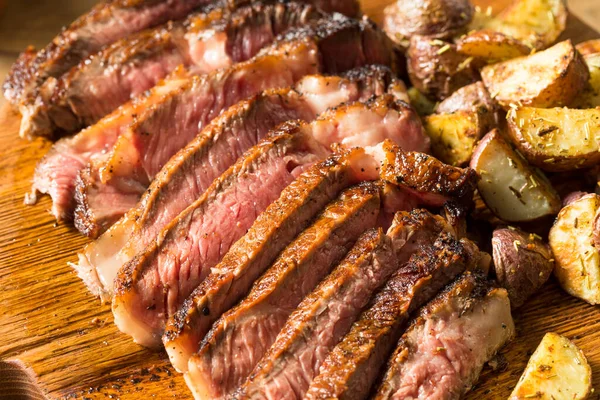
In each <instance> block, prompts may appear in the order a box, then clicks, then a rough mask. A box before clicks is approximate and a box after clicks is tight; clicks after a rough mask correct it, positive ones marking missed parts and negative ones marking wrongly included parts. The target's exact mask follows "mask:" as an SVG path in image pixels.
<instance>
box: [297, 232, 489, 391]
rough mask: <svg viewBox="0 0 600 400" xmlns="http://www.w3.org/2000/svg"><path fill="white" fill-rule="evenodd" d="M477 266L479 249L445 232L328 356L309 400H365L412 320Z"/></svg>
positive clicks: (380, 295) (413, 260)
mask: <svg viewBox="0 0 600 400" xmlns="http://www.w3.org/2000/svg"><path fill="white" fill-rule="evenodd" d="M477 262H478V251H477V249H476V247H475V245H474V244H472V243H470V242H467V241H464V240H463V241H460V242H459V241H457V240H456V238H454V237H453V235H452V234H451V233H449V232H445V231H444V232H442V233H440V235H439V236H438V238H437V240H436V241H435V243H433V244H428V245H424V246H422V247H421V248H420V249H419V251H417V252H416V253H415V254H413V255H412V256H411V258H410V261H409V262H408V263H407V264H406V265H404V266H401V267H400V269H399V270H398V271H397V272H396V273H395V274H394V276H393V277H392V278H391V279H390V280H389V281H388V282H387V283H386V285H385V286H384V287H383V289H382V290H381V291H380V292H379V293H378V294H377V295H376V296H375V298H374V299H373V301H372V303H371V305H370V307H369V308H368V309H367V310H366V311H364V312H363V313H362V315H361V316H360V318H359V319H358V320H357V321H356V322H355V323H354V325H352V328H351V329H350V332H348V334H347V335H346V336H345V337H344V339H343V340H342V341H341V342H340V343H339V344H338V345H337V346H336V347H335V348H334V349H333V350H332V351H331V353H329V355H328V356H327V359H326V360H325V362H323V364H322V366H321V368H320V370H319V375H318V376H317V377H316V378H315V379H314V380H313V382H312V383H311V385H310V389H309V390H308V392H307V394H306V398H308V399H331V398H339V399H363V398H365V397H366V396H367V395H368V394H369V391H370V390H371V386H372V385H373V383H374V381H375V379H376V378H377V374H378V372H379V369H380V368H381V366H382V365H383V363H384V362H385V360H386V359H387V357H388V355H389V353H390V351H391V350H392V348H393V346H394V344H395V343H396V342H397V341H398V338H399V337H400V335H401V334H402V330H403V328H404V326H405V325H406V322H407V321H408V315H409V313H411V312H412V311H414V310H415V309H416V308H418V307H419V306H421V305H422V304H424V303H425V302H427V301H428V300H429V299H430V298H431V297H433V296H434V295H435V293H437V292H438V291H439V290H440V289H441V288H442V287H444V285H446V284H448V283H449V282H451V281H452V279H454V277H456V275H458V274H460V273H461V272H462V271H464V270H465V269H466V268H470V267H472V266H474V265H476V263H477Z"/></svg>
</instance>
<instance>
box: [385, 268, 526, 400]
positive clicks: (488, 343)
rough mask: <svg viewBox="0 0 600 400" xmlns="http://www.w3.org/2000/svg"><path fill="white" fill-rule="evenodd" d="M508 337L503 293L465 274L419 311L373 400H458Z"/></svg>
mask: <svg viewBox="0 0 600 400" xmlns="http://www.w3.org/2000/svg"><path fill="white" fill-rule="evenodd" d="M514 333H515V327H514V323H513V319H512V317H511V314H510V304H509V299H508V296H507V293H506V291H505V290H504V289H499V288H497V287H495V286H494V285H492V284H491V283H490V282H489V281H488V280H486V278H485V277H484V276H483V275H480V274H477V273H472V274H470V273H465V274H463V276H461V277H460V278H459V279H458V280H456V281H455V282H454V283H453V284H452V285H450V286H449V287H448V288H447V289H446V290H444V291H443V292H442V293H440V294H439V295H438V296H437V297H436V298H435V299H434V300H432V301H431V302H430V303H429V304H427V306H425V307H423V309H421V311H420V312H419V315H418V317H417V318H416V319H415V320H414V321H413V322H412V324H411V325H410V327H409V328H408V330H407V331H406V333H405V334H404V335H403V336H402V338H401V339H400V343H399V345H398V347H397V348H396V351H394V353H393V355H392V357H391V359H390V361H389V364H388V368H387V371H386V372H385V375H384V377H383V381H382V383H381V385H380V386H379V389H378V390H377V394H376V396H375V399H377V400H383V399H407V398H411V399H415V400H416V399H427V400H438V399H440V400H441V399H444V400H451V399H456V400H458V399H460V398H462V396H463V395H464V394H465V393H466V392H467V391H468V390H469V389H470V388H471V387H472V386H473V384H474V383H475V382H476V381H477V378H478V377H479V373H480V372H481V369H482V368H483V366H484V364H485V363H486V362H488V361H489V360H490V359H491V358H492V356H493V355H494V354H495V353H496V352H497V351H498V350H500V348H501V347H502V346H504V344H505V343H506V342H507V341H508V340H509V339H510V338H511V337H512V336H513V335H514Z"/></svg>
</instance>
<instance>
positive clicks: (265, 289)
mask: <svg viewBox="0 0 600 400" xmlns="http://www.w3.org/2000/svg"><path fill="white" fill-rule="evenodd" d="M379 190H380V185H379V184H377V183H374V182H365V183H363V184H360V185H358V186H354V187H351V188H349V189H346V190H345V191H343V192H342V193H341V194H340V196H339V197H338V198H337V199H336V200H335V201H333V202H331V203H329V205H327V207H325V209H324V210H323V211H322V212H321V213H320V214H319V215H318V216H317V218H316V220H315V222H314V223H313V224H312V225H311V226H310V227H308V228H307V229H306V230H305V231H303V232H302V233H301V234H300V235H299V236H298V237H297V238H296V239H295V240H294V241H293V242H292V243H290V244H289V245H288V246H287V247H286V249H285V250H284V251H283V252H282V253H281V254H280V255H279V257H277V260H275V262H274V263H273V265H272V266H271V267H270V268H269V269H268V270H267V271H266V272H265V274H263V276H262V277H261V278H260V279H259V280H258V281H256V282H255V283H254V285H253V287H252V290H251V291H250V293H249V294H248V296H247V297H246V298H245V299H244V300H242V302H241V303H239V304H238V305H237V306H236V307H234V308H233V309H231V310H229V311H228V312H226V313H225V314H223V316H221V318H220V319H219V320H218V321H217V322H216V323H215V325H214V326H213V327H212V329H211V330H210V332H209V333H208V335H207V336H206V338H204V341H203V342H202V345H201V347H200V350H199V352H198V353H197V354H196V355H195V356H193V357H192V358H191V359H190V361H189V363H188V365H189V369H188V374H187V377H186V381H187V382H188V386H189V387H190V389H191V390H192V391H193V392H194V398H196V399H202V398H205V399H214V398H219V397H222V396H225V395H227V394H228V393H229V392H230V391H232V390H233V389H236V388H237V387H238V386H240V385H241V384H242V383H244V380H245V379H246V377H247V376H248V375H249V374H250V372H251V371H252V369H253V368H254V366H255V365H256V363H257V362H258V361H259V360H260V358H261V357H262V355H263V353H264V352H265V351H266V350H267V349H268V348H269V347H270V346H271V344H272V343H273V341H274V340H275V337H276V336H277V334H278V333H279V331H280V330H281V328H282V327H283V325H284V324H285V321H286V319H287V318H288V317H289V315H290V314H291V313H292V312H293V311H294V309H295V308H296V307H297V306H298V304H299V303H300V301H302V299H303V298H304V296H306V295H307V294H308V293H309V292H310V291H311V290H312V289H313V288H314V287H315V286H316V285H317V284H318V283H319V282H320V281H321V279H323V278H324V277H325V275H327V274H328V273H329V271H330V270H331V269H332V268H333V267H334V266H335V265H336V264H337V263H338V262H339V261H340V260H341V259H342V257H343V256H344V255H345V254H346V253H347V252H348V251H349V250H350V248H351V247H352V245H353V244H354V242H355V241H356V239H358V237H359V236H360V235H361V233H363V232H364V231H365V229H369V228H373V227H375V225H376V223H377V219H378V214H379V208H380V196H379ZM248 344H251V345H248Z"/></svg>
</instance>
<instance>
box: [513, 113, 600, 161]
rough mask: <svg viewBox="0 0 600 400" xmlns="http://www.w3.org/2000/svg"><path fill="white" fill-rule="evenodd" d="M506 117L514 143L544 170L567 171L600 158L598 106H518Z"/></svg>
mask: <svg viewBox="0 0 600 400" xmlns="http://www.w3.org/2000/svg"><path fill="white" fill-rule="evenodd" d="M506 118H507V122H508V128H509V134H510V137H511V139H512V140H513V142H514V144H515V145H516V146H517V148H518V149H519V151H521V153H523V155H524V156H525V158H527V160H528V161H529V162H530V163H531V164H533V165H535V166H537V167H539V168H541V169H543V170H546V171H553V172H558V171H570V170H573V169H579V168H586V167H590V166H593V165H595V164H597V163H598V162H600V109H589V110H577V109H569V108H534V107H521V108H516V109H512V110H510V111H509V112H508V114H507V117H506Z"/></svg>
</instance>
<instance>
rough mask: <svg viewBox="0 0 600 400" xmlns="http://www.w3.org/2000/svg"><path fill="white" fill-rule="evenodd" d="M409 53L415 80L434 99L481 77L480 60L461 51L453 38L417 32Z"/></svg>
mask: <svg viewBox="0 0 600 400" xmlns="http://www.w3.org/2000/svg"><path fill="white" fill-rule="evenodd" d="M406 56H407V61H408V76H409V78H410V81H411V83H412V84H413V86H414V87H416V88H417V89H418V90H419V91H420V92H421V93H423V94H425V95H426V96H427V97H429V98H430V99H433V100H443V99H445V98H446V97H448V96H450V95H451V94H452V93H453V92H454V91H455V90H456V89H459V88H461V87H463V86H465V85H468V84H470V83H473V82H476V81H478V80H480V76H479V66H480V64H478V62H477V60H475V59H474V58H472V57H468V56H465V55H463V54H460V53H458V51H457V50H456V45H455V44H453V43H450V42H445V41H442V40H439V39H431V38H428V37H425V36H418V35H417V36H413V37H411V39H410V45H409V47H408V51H407V53H406Z"/></svg>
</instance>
